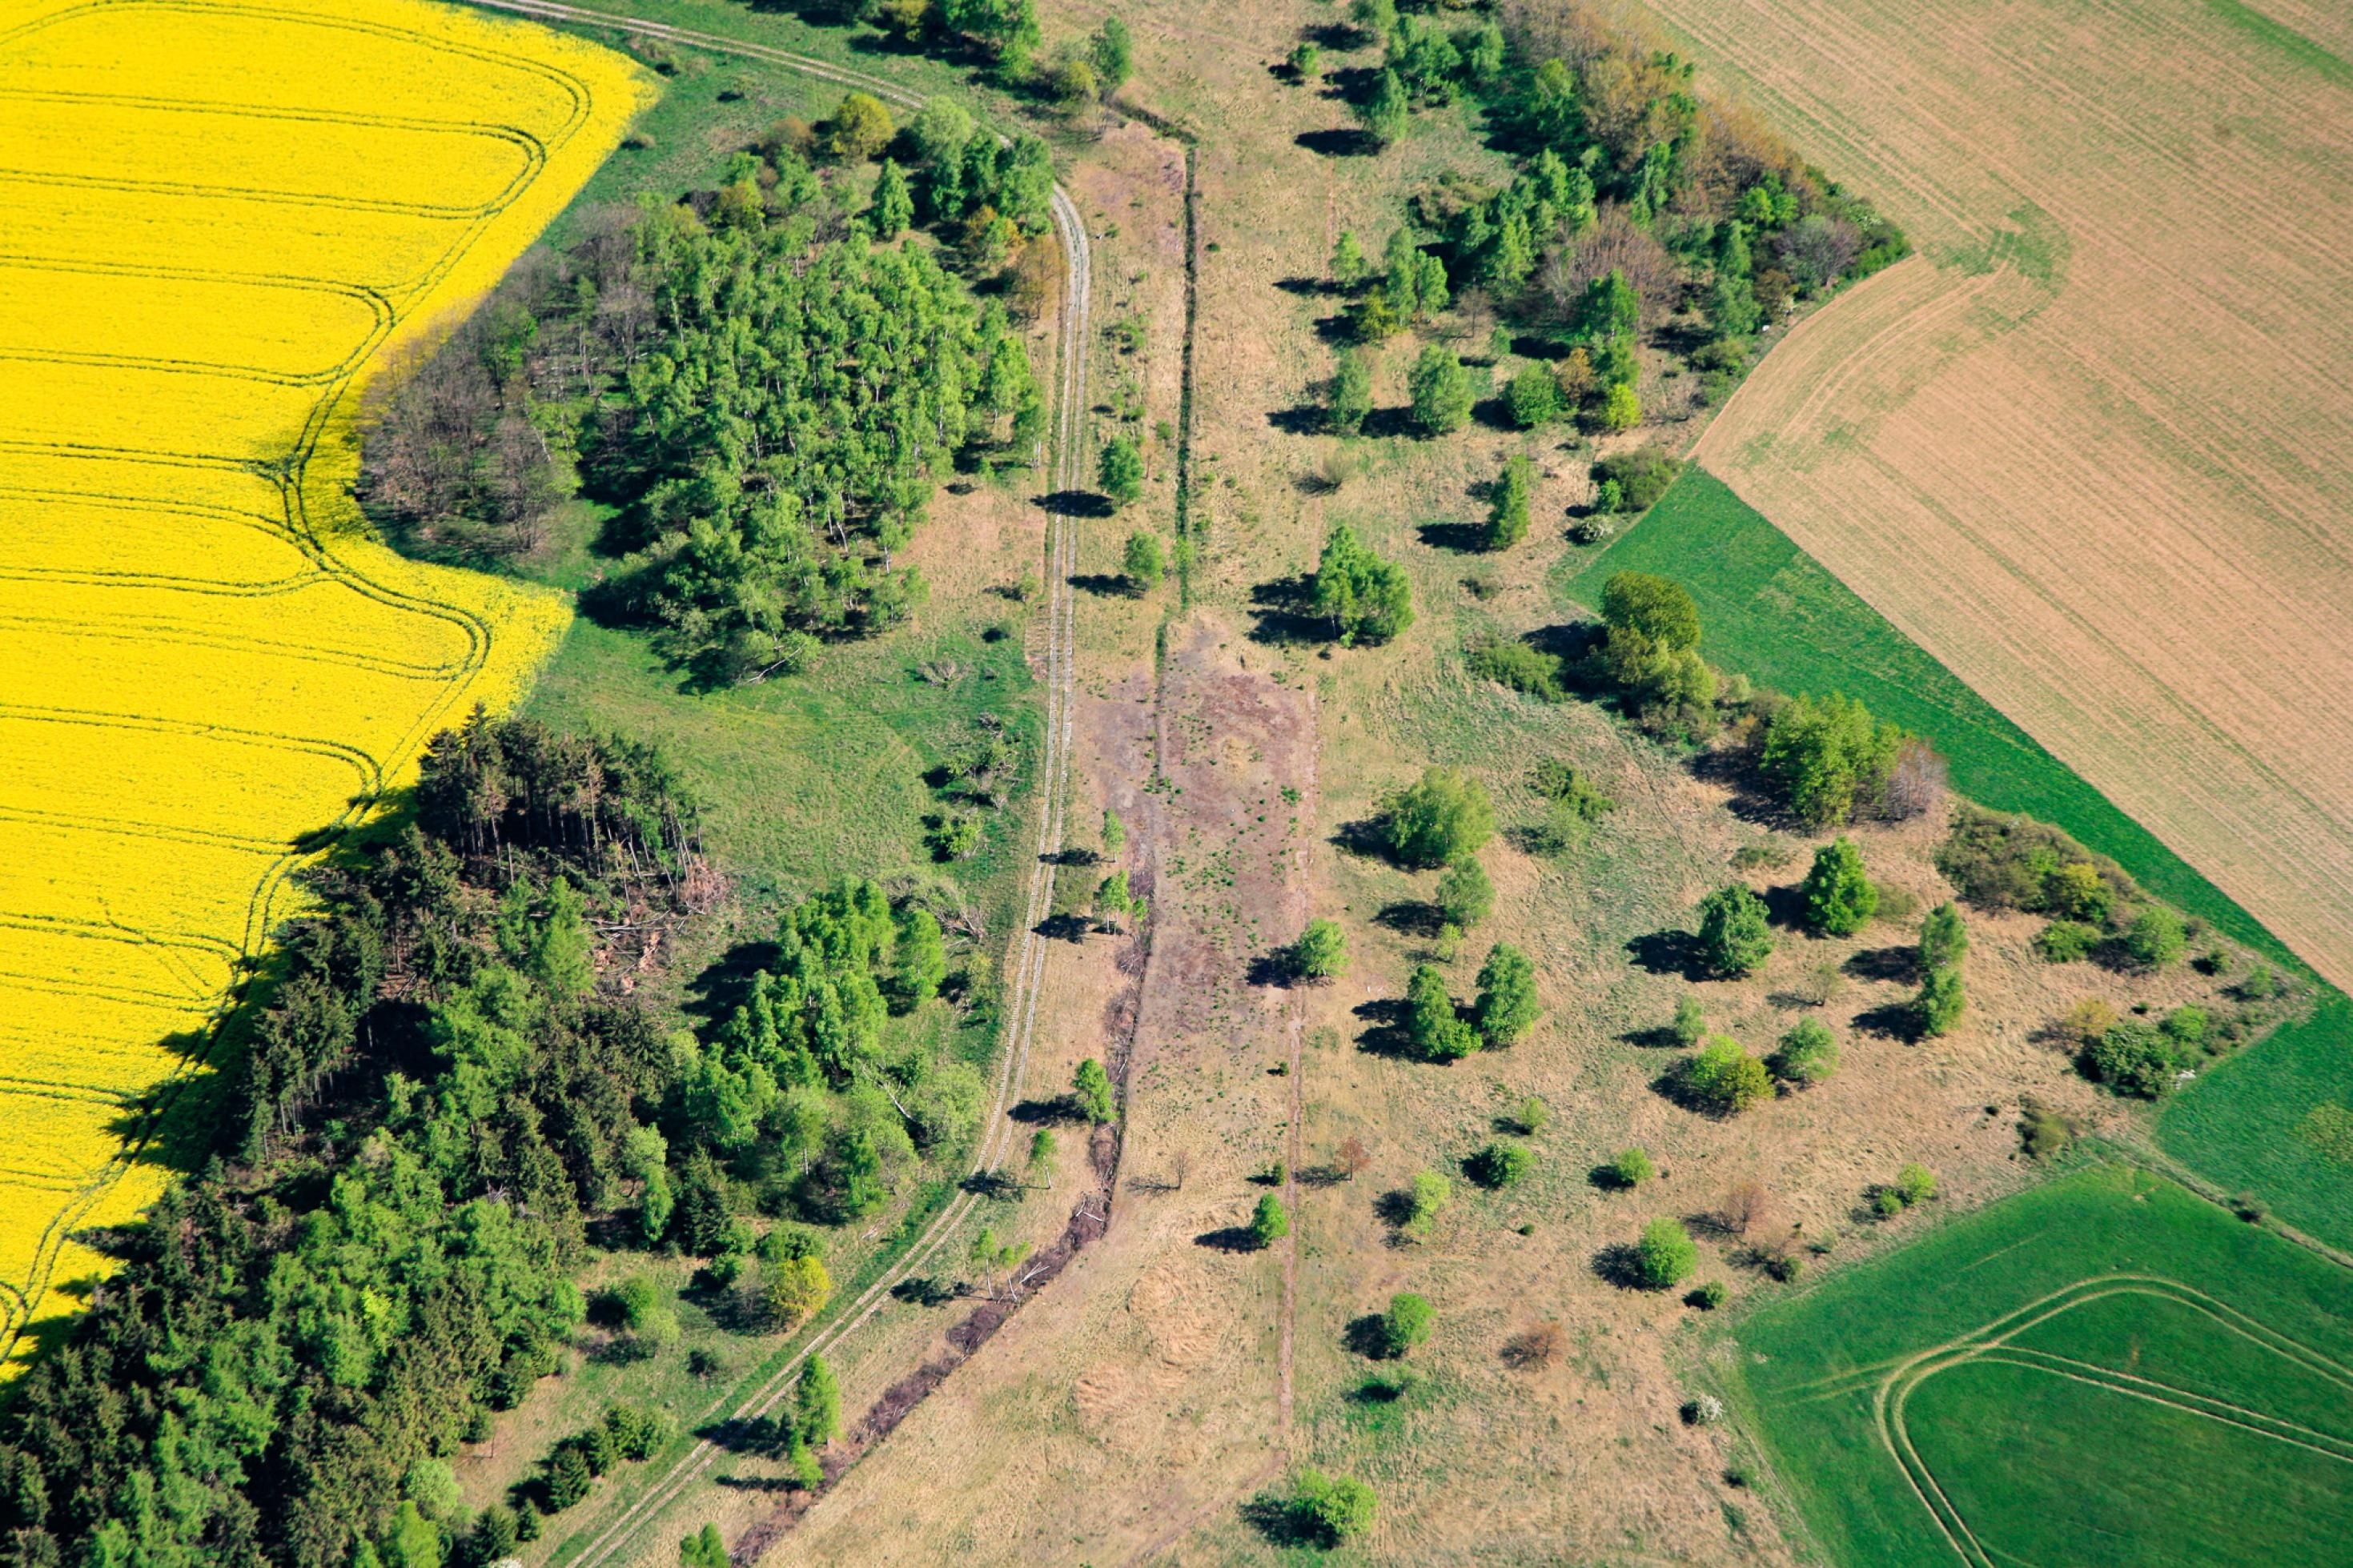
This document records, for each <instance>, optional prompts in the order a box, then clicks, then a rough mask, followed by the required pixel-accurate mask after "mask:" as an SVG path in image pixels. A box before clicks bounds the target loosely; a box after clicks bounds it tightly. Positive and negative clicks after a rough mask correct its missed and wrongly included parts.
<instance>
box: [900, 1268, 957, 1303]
mask: <svg viewBox="0 0 2353 1568" xmlns="http://www.w3.org/2000/svg"><path fill="white" fill-rule="evenodd" d="M955 1298H956V1289H955V1287H954V1286H952V1285H943V1284H941V1283H940V1282H939V1281H938V1280H936V1279H933V1278H932V1277H931V1276H930V1275H928V1274H911V1275H909V1276H908V1277H907V1278H906V1279H902V1280H900V1281H899V1282H898V1283H897V1284H896V1285H893V1286H892V1287H891V1299H892V1300H894V1301H900V1302H903V1303H905V1304H906V1305H908V1306H910V1307H944V1306H945V1305H947V1303H949V1302H950V1301H953V1300H955Z"/></svg>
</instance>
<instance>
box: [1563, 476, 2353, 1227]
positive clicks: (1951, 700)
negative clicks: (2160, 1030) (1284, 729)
mask: <svg viewBox="0 0 2353 1568" xmlns="http://www.w3.org/2000/svg"><path fill="white" fill-rule="evenodd" d="M1563 570H1564V573H1565V574H1567V579H1566V581H1565V582H1564V583H1563V584H1562V587H1563V590H1564V591H1565V592H1566V594H1567V595H1568V596H1569V597H1571V598H1573V599H1575V600H1577V602H1579V603H1581V604H1583V605H1588V606H1589V605H1596V604H1598V603H1599V601H1600V597H1601V584H1603V583H1604V582H1606V581H1607V580H1608V579H1609V575H1610V574H1612V573H1616V572H1628V571H1631V572H1655V573H1658V574H1661V575H1662V576H1667V577H1672V578H1674V579H1675V580H1676V581H1678V582H1680V583H1683V584H1685V585H1686V586H1688V587H1689V588H1690V589H1691V591H1692V594H1693V596H1694V597H1695V598H1696V599H1697V600H1698V601H1699V606H1700V614H1701V616H1702V617H1703V620H1704V625H1705V626H1706V628H1707V630H1706V635H1705V638H1704V643H1703V647H1704V649H1705V651H1706V652H1707V654H1708V655H1709V657H1710V658H1712V659H1714V660H1715V662H1716V663H1718V664H1720V665H1723V666H1724V667H1725V668H1729V669H1736V670H1738V671H1740V672H1742V673H1743V674H1746V675H1747V676H1749V677H1750V678H1751V679H1755V680H1757V681H1758V682H1760V683H1762V684H1765V685H1767V686H1775V687H1779V688H1781V689H1784V690H1787V691H1791V692H1810V693H1813V694H1816V695H1820V694H1823V693H1826V692H1830V691H1843V692H1845V693H1847V694H1848V695H1849V696H1852V697H1858V698H1861V699H1862V700H1863V701H1864V702H1865V703H1867V704H1869V705H1870V707H1871V709H1872V710H1873V712H1875V713H1879V714H1882V715H1883V716H1885V717H1887V718H1890V719H1893V720H1894V721H1896V722H1897V723H1900V724H1903V725H1905V727H1906V728H1908V729H1913V730H1916V731H1919V732H1920V733H1921V734H1923V735H1926V737H1927V738H1928V739H1929V740H1930V741H1931V742H1933V743H1934V744H1935V745H1936V749H1937V750H1938V751H1940V752H1943V753H1944V754H1945V756H1946V758H1947V760H1948V761H1949V762H1950V763H1951V764H1952V779H1953V784H1954V787H1955V788H1957V789H1958V790H1959V791H1960V792H1961V793H1962V794H1964V795H1968V796H1969V797H1970V798H1971V799H1973V800H1976V801H1977V802H1978V803H1979V804H1980V805H1988V806H1991V807H1994V808H1995V809H1997V810H2004V811H2021V812H2025V813H2027V814H2028V815H2030V816H2037V817H2040V818H2042V820H2044V821H2046V822H2051V823H2055V824H2057V825H2058V826H2061V827H2063V828H2065V829H2066V830H2067V831H2068V832H2070V833H2072V834H2073V835H2074V836H2075V837H2077V838H2079V839H2081V840H2083V841H2084V843H2085V844H2087V845H2090V846H2091V847H2093V848H2094V849H2097V850H2099V851H2101V852H2102V853H2103V854H2106V855H2110V856H2113V857H2114V858H2116V860H2117V862H2118V863H2120V864H2121V865H2123V866H2124V867H2125V868H2126V869H2127V870H2129V871H2131V872H2132V874H2133V875H2134V876H2135V877H2137V878H2138V879H2140V881H2141V883H2142V885H2144V886H2145V887H2147V888H2148V889H2150V890H2151V891H2153V892H2155V893H2157V894H2158V896H2159V897H2161V898H2164V899H2166V900H2168V901H2170V902H2172V903H2173V904H2175V905H2177V906H2179V908H2181V909H2183V910H2187V911H2189V913H2191V914H2195V915H2198V916H2200V917H2202V918H2204V919H2205V920H2207V921H2210V922H2211V923H2212V924H2213V925H2214V926H2215V927H2216V928H2217V929H2218V930H2221V931H2227V932H2228V933H2230V934H2231V935H2232V937H2235V938H2237V939H2238V940H2239V941H2241V942H2246V943H2247V944H2249V945H2250V946H2252V947H2254V948H2257V949H2259V950H2260V951H2262V952H2267V953H2270V954H2271V955H2273V956H2274V958H2276V959H2278V960H2279V961H2280V962H2282V963H2285V964H2289V965H2292V966H2294V967H2295V969H2296V970H2297V971H2298V972H2299V973H2305V970H2304V965H2303V964H2301V963H2297V962H2296V960H2295V957H2294V955H2292V954H2291V953H2289V952H2288V951H2287V950H2286V948H2285V947H2284V945H2283V944H2282V943H2281V942H2279V941H2278V940H2277V939H2276V938H2274V936H2273V935H2272V934H2271V933H2270V932H2269V931H2265V930H2264V929H2263V927H2262V926H2261V925H2259V924H2257V923H2256V921H2254V919H2253V916H2251V915H2249V914H2248V913H2247V912H2246V911H2245V910H2242V909H2241V908H2239V906H2238V905H2237V904H2236V903H2233V902H2232V900H2230V899H2229V898H2228V897H2226V896H2225V895H2224V894H2223V893H2222V892H2221V890H2220V889H2217V888H2215V887H2214V885H2213V884H2212V883H2211V882H2209V881H2207V880H2206V879H2205V878H2203V877H2201V876H2200V875H2199V874H2198V872H2197V871H2195V870H2193V869H2192V868H2190V867H2189V865H2188V864H2186V863H2185V862H2184V861H2183V860H2182V859H2181V858H2180V857H2179V856H2177V855H2176V854H2174V853H2173V851H2172V850H2170V849H2168V848H2167V847H2165V846H2164V845H2163V844H2162V843H2160V842H2159V841H2158V839H2157V837H2155V836H2154V835H2152V834H2150V833H2149V832H2148V830H2147V829H2146V828H2144V827H2142V826H2140V825H2139V824H2138V823H2137V822H2135V821H2134V820H2133V819H2132V818H2130V817H2128V816H2126V815H2125V814H2124V813H2123V812H2121V811H2119V810H2117V809H2116V806H2114V805H2110V804H2109V802H2108V800H2107V798H2106V797H2105V796H2104V795H2101V794H2100V793H2099V792H2098V791H2097V790H2095V789H2094V788H2093V787H2092V786H2091V785H2090V784H2085V783H2084V781H2083V780H2082V779H2081V778H2079V777H2077V776H2076V774H2075V773H2073V771H2072V770H2070V769H2069V768H2068V767H2067V766H2066V764H2065V763H2062V762H2060V761H2059V760H2058V759H2057V758H2056V757H2053V756H2052V754H2051V753H2050V752H2047V751H2044V750H2043V749H2042V746H2040V745H2038V744H2037V743H2036V742H2034V740H2033V739H2032V738H2031V737H2030V736H2029V735H2027V734H2026V732H2025V731H2022V730H2021V729H2019V727H2018V726H2017V725H2015V724H2013V723H2011V722H2010V721H2009V720H2008V719H2005V718H2004V717H2002V715H2001V714H2000V712H1998V711H1997V710H1995V709H1994V708H1993V707H1992V705H1990V704H1989V703H1988V702H1987V701H1986V700H1984V699H1983V698H1981V697H1979V696H1978V694H1977V693H1976V692H1975V691H1972V690H1971V689H1969V688H1968V687H1967V686H1965V685H1963V684H1962V682H1961V681H1960V679H1959V678H1957V676H1955V675H1954V674H1953V673H1952V672H1951V671H1950V670H1948V669H1947V668H1945V667H1944V666H1943V665H1941V664H1939V663H1938V662H1937V661H1936V659H1934V658H1930V657H1929V655H1928V654H1927V653H1926V652H1925V651H1924V650H1923V649H1922V648H1921V647H1919V646H1918V645H1917V644H1916V643H1914V642H1913V641H1912V640H1911V639H1910V638H1908V637H1905V635H1904V634H1903V633H1902V632H1900V631H1898V630H1897V629H1896V628H1895V627H1894V626H1892V625H1890V624H1889V623H1888V621H1887V620H1886V618H1885V617H1884V616H1881V615H1880V614H1879V613H1878V612H1877V611H1876V610H1873V608H1872V607H1871V606H1870V605H1867V604H1865V603H1863V601H1862V599H1861V598H1859V597H1857V596H1856V595H1855V594H1854V593H1853V591H1852V590H1851V589H1849V588H1848V587H1847V586H1846V585H1845V584H1842V583H1841V582H1840V581H1839V580H1838V579H1837V578H1835V577H1833V576H1831V574H1830V573H1829V572H1828V571H1826V570H1825V569H1824V568H1823V567H1822V566H1821V565H1820V563H1817V562H1816V561H1815V560H1814V559H1813V557H1812V556H1810V555H1808V554H1807V553H1806V552H1804V551H1802V550H1800V549H1799V548H1798V546H1797V545H1796V544H1795V543H1794V542H1791V541H1790V539H1789V538H1788V535H1786V534H1784V533H1783V532H1782V531H1780V530H1779V529H1778V528H1776V527H1774V526H1773V524H1772V522H1771V521H1769V520H1767V518H1765V517H1764V516H1763V515H1762V514H1760V513H1759V512H1757V510H1755V509H1754V508H1752V507H1750V506H1749V505H1748V504H1747V503H1746V502H1745V501H1743V500H1741V499H1740V498H1739V497H1738V496H1736V495H1735V494H1734V493H1733V492H1732V490H1731V489H1730V488H1729V487H1727V486H1726V485H1725V484H1724V483H1723V482H1722V481H1721V480H1719V479H1716V478H1715V476H1714V475H1712V474H1709V473H1707V472H1706V471H1705V470H1704V469H1701V468H1692V469H1690V470H1689V471H1687V472H1686V473H1685V474H1684V475H1683V478H1682V479H1678V480H1677V481H1676V482H1675V483H1674V485H1673V486H1672V488H1671V489H1669V490H1668V491H1667V493H1666V495H1665V496H1664V497H1662V499H1661V500H1660V501H1659V503H1658V505H1656V506H1654V507H1652V508H1651V510H1650V511H1649V512H1648V513H1647V514H1646V515H1645V516H1644V517H1643V518H1642V520H1641V522H1640V523H1639V524H1637V525H1636V526H1635V527H1633V528H1632V529H1630V530H1629V531H1627V532H1626V533H1625V534H1624V535H1623V536H1622V537H1620V539H1618V540H1617V541H1616V542H1614V543H1612V544H1611V545H1610V546H1609V548H1608V549H1606V550H1603V551H1602V552H1599V554H1598V555H1593V556H1575V555H1573V556H1571V557H1569V559H1568V561H1567V563H1566V564H1565V566H1564V568H1563ZM2330 1106H2338V1107H2348V1106H2353V1002H2348V1001H2347V1000H2346V998H2345V997H2344V996H2343V995H2341V994H2338V993H2337V992H2336V991H2334V990H2330V989H2328V988H2327V987H2321V988H2320V1005H2318V1006H2317V1007H2316V1009H2315V1010H2314V1012H2313V1014H2312V1016H2310V1017H2309V1018H2308V1019H2306V1020H2305V1021H2303V1022H2301V1023H2296V1024H2291V1025H2289V1026H2285V1027H2284V1028H2282V1029H2280V1030H2279V1031H2278V1032H2277V1033H2275V1034H2274V1035H2273V1036H2272V1037H2270V1038H2268V1039H2266V1040H2265V1041H2263V1044H2262V1045H2260V1046H2259V1047H2255V1048H2254V1049H2252V1050H2249V1051H2244V1052H2242V1053H2241V1054H2240V1055H2239V1056H2237V1057H2235V1058H2232V1059H2231V1060H2230V1061H2228V1062H2225V1063H2224V1064H2222V1066H2221V1068H2219V1069H2218V1070H2216V1071H2214V1072H2212V1073H2210V1074H2208V1075H2207V1078H2206V1079H2205V1080H2204V1081H2202V1082H2200V1083H2198V1084H2195V1085H2192V1086H2191V1087H2190V1088H2189V1089H2188V1090H2186V1091H2185V1092H2183V1093H2182V1094H2181V1095H2180V1096H2179V1098H2177V1099H2176V1100H2173V1101H2172V1103H2171V1104H2170V1105H2169V1106H2168V1109H2167V1111H2166V1113H2165V1115H2164V1117H2163V1118H2162V1120H2161V1121H2160V1122H2159V1124H2158V1127H2159V1130H2158V1142H2159V1143H2160V1144H2161V1145H2162V1147H2163V1148H2164V1149H2165V1151H2166V1152H2168V1153H2169V1154H2171V1155H2173V1156H2174V1157H2175V1158H2176V1159H2179V1160H2180V1161H2181V1162H2183V1163H2185V1164H2187V1165H2189V1166H2190V1167H2191V1168H2192V1169H2194V1170H2196V1171H2198V1172H2200V1173H2202V1174H2204V1175H2205V1176H2207V1177H2208V1178H2209V1179H2210V1180H2211V1181H2213V1182H2215V1183H2217V1184H2220V1185H2221V1186H2222V1187H2224V1188H2225V1189H2228V1190H2232V1191H2246V1192H2252V1193H2257V1194H2261V1195H2262V1196H2263V1198H2264V1199H2265V1200H2266V1201H2268V1202H2269V1203H2271V1204H2272V1205H2274V1208H2275V1209H2276V1211H2277V1213H2278V1214H2279V1216H2280V1217H2281V1218H2282V1219H2284V1220H2285V1221H2286V1222H2287V1223H2288V1224H2290V1225H2293V1226H2296V1227H2297V1228H2299V1229H2301V1230H2304V1231H2306V1232H2307V1233H2309V1234H2310V1235H2312V1236H2315V1237H2319V1238H2320V1239H2322V1240H2324V1241H2327V1242H2328V1243H2330V1244H2331V1245H2333V1246H2337V1247H2348V1248H2353V1162H2348V1160H2347V1159H2346V1158H2345V1157H2344V1156H2343V1155H2342V1153H2341V1152H2339V1153H2332V1152H2330V1149H2329V1147H2326V1146H2324V1145H2328V1143H2329V1141H2328V1139H2327V1137H2326V1132H2327V1128H2328V1127H2329V1126H2330V1125H2332V1123H2331V1122H2330V1121H2329V1113H2328V1111H2327V1109H2326V1108H2327V1107H2330ZM2316 1111H2318V1112H2319V1114H2320V1116H2321V1119H2322V1120H2321V1122H2320V1123H2319V1124H2318V1125H2317V1126H2315V1125H2313V1124H2311V1121H2310V1119H2311V1118H2312V1117H2313V1116H2314V1114H2315V1112H2316Z"/></svg>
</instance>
